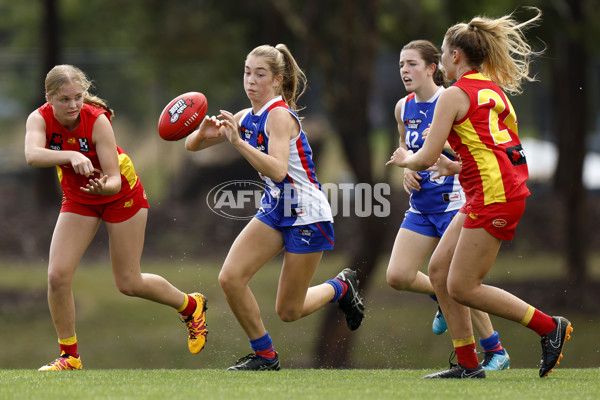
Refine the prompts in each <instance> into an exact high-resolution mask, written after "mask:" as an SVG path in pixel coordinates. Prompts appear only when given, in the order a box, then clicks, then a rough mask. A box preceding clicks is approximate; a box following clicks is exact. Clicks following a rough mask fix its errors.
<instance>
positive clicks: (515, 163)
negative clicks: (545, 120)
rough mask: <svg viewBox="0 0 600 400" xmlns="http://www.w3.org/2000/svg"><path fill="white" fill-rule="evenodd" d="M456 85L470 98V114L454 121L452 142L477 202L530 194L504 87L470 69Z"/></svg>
mask: <svg viewBox="0 0 600 400" xmlns="http://www.w3.org/2000/svg"><path fill="white" fill-rule="evenodd" d="M453 86H457V87H459V88H460V89H462V90H463V91H464V92H465V93H466V94H467V95H468V96H469V99H470V101H471V105H470V108H469V111H468V112H467V114H466V115H465V116H464V117H463V118H462V119H461V120H459V121H455V122H454V124H453V126H452V130H451V131H450V134H449V136H448V142H449V143H450V145H451V146H452V148H453V149H454V151H455V152H456V153H457V154H458V155H459V156H460V160H461V162H462V171H461V172H460V175H459V179H460V183H461V185H462V187H463V189H464V191H465V196H466V198H467V202H468V203H471V204H472V205H474V206H482V205H488V204H492V203H504V202H507V201H511V200H517V199H522V198H524V197H526V196H528V195H529V194H530V193H529V189H528V188H527V185H526V181H527V178H528V177H529V171H528V169H527V161H526V159H525V153H524V151H523V148H522V146H521V142H520V140H519V136H518V132H517V116H516V114H515V110H514V109H513V107H512V105H511V103H510V101H509V100H508V98H507V97H506V95H505V94H504V92H503V91H502V89H500V87H499V86H498V85H497V84H495V83H494V82H493V81H492V80H490V79H489V78H488V77H486V76H485V75H483V74H481V73H479V72H477V71H471V72H468V73H466V74H464V75H463V76H462V77H461V78H460V79H459V80H458V81H456V83H454V85H453Z"/></svg>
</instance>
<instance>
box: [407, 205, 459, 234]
mask: <svg viewBox="0 0 600 400" xmlns="http://www.w3.org/2000/svg"><path fill="white" fill-rule="evenodd" d="M457 213H458V210H454V211H446V212H443V213H437V214H417V213H414V212H411V211H407V212H406V214H404V221H402V225H400V227H401V228H405V229H408V230H410V231H413V232H417V233H420V234H421V235H425V236H431V237H442V235H443V234H444V232H445V231H446V229H447V228H448V225H450V222H452V218H454V216H455V215H456V214H457Z"/></svg>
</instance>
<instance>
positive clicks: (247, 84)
mask: <svg viewBox="0 0 600 400" xmlns="http://www.w3.org/2000/svg"><path fill="white" fill-rule="evenodd" d="M278 78H280V79H276V77H274V76H273V72H272V71H271V69H270V67H269V64H267V62H266V61H265V59H264V58H263V57H257V56H253V55H250V56H248V58H247V59H246V65H245V66H244V90H245V91H246V95H247V96H248V98H249V99H250V101H251V102H252V103H253V104H257V105H262V104H264V103H266V102H267V101H269V100H271V99H272V98H273V97H275V96H276V93H277V91H278V90H279V86H280V84H281V75H280V76H279V77H278Z"/></svg>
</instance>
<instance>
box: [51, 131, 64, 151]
mask: <svg viewBox="0 0 600 400" xmlns="http://www.w3.org/2000/svg"><path fill="white" fill-rule="evenodd" d="M62 144H63V140H62V135H61V134H60V133H53V134H52V137H51V138H50V144H49V146H48V148H49V149H50V150H62Z"/></svg>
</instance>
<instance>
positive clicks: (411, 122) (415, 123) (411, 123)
mask: <svg viewBox="0 0 600 400" xmlns="http://www.w3.org/2000/svg"><path fill="white" fill-rule="evenodd" d="M422 123H423V120H422V119H421V118H416V119H415V118H410V119H407V120H406V122H405V123H404V124H405V125H406V129H415V130H416V129H419V126H420V125H421V124H422Z"/></svg>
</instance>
